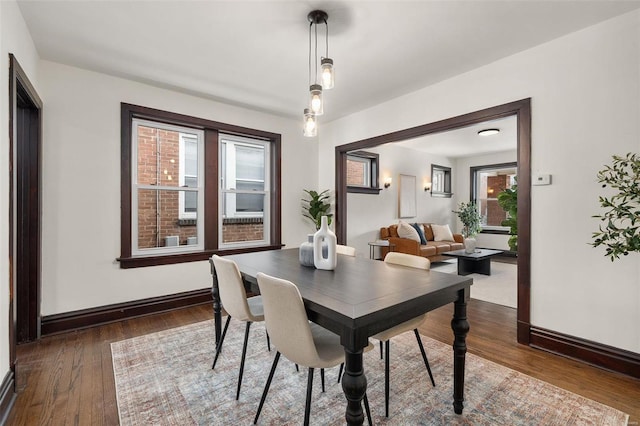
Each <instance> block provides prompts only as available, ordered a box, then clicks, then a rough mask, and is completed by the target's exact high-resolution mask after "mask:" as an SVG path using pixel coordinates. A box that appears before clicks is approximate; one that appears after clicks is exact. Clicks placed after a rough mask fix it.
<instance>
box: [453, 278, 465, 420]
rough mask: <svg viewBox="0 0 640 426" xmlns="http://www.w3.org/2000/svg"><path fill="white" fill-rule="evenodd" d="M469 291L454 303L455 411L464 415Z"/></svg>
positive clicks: (459, 293)
mask: <svg viewBox="0 0 640 426" xmlns="http://www.w3.org/2000/svg"><path fill="white" fill-rule="evenodd" d="M468 298H469V289H462V290H460V291H459V292H458V299H457V300H456V301H455V303H454V312H453V319H452V320H451V328H452V329H453V334H454V341H453V410H454V411H455V412H456V414H462V409H463V408H464V404H463V402H464V361H465V354H466V353H467V343H466V337H467V333H468V332H469V323H468V322H467V300H468Z"/></svg>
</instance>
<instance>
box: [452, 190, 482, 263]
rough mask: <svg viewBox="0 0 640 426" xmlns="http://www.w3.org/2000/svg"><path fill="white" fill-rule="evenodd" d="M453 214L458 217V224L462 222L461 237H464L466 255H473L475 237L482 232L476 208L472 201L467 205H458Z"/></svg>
mask: <svg viewBox="0 0 640 426" xmlns="http://www.w3.org/2000/svg"><path fill="white" fill-rule="evenodd" d="M453 213H456V214H457V215H458V218H459V219H460V222H462V225H463V227H462V235H463V236H464V238H465V240H464V248H465V251H466V252H467V253H473V251H474V250H475V248H476V240H475V238H474V237H475V236H476V235H477V234H478V232H480V231H482V226H481V225H480V223H481V220H482V217H481V216H480V212H478V208H477V207H476V204H475V203H474V202H473V201H469V202H468V203H460V205H459V206H458V210H453Z"/></svg>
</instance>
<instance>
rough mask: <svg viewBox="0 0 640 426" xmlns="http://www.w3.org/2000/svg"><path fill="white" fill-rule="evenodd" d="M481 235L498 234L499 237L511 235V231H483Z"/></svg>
mask: <svg viewBox="0 0 640 426" xmlns="http://www.w3.org/2000/svg"><path fill="white" fill-rule="evenodd" d="M480 233H481V234H497V235H509V231H503V230H500V229H483V230H482V231H480Z"/></svg>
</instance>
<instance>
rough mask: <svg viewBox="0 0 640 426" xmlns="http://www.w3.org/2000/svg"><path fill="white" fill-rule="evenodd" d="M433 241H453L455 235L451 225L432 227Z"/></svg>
mask: <svg viewBox="0 0 640 426" xmlns="http://www.w3.org/2000/svg"><path fill="white" fill-rule="evenodd" d="M431 230H432V231H433V241H453V234H452V233H451V229H449V225H431Z"/></svg>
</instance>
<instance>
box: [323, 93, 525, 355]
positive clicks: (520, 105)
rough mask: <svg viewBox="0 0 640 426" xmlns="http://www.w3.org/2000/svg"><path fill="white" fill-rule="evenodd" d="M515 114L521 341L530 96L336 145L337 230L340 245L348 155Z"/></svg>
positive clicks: (343, 230)
mask: <svg viewBox="0 0 640 426" xmlns="http://www.w3.org/2000/svg"><path fill="white" fill-rule="evenodd" d="M511 115H515V116H516V117H517V122H518V319H517V330H518V331H517V333H518V342H519V343H523V344H527V345H528V344H529V342H530V338H531V323H530V321H531V306H530V303H531V98H526V99H521V100H518V101H514V102H510V103H507V104H503V105H498V106H495V107H491V108H486V109H483V110H479V111H474V112H471V113H468V114H463V115H459V116H456V117H451V118H447V119H444V120H440V121H436V122H433V123H427V124H423V125H420V126H416V127H411V128H408V129H403V130H399V131H396V132H391V133H387V134H385V135H380V136H375V137H372V138H368V139H362V140H359V141H356V142H352V143H348V144H345V145H339V146H336V147H335V167H336V179H335V184H336V189H335V190H336V205H335V212H336V213H335V216H334V218H335V229H336V235H337V237H338V242H339V243H340V244H345V242H346V239H347V191H346V177H347V175H346V172H347V154H348V153H349V152H351V151H355V150H360V149H368V148H373V147H376V146H380V145H383V144H386V143H390V142H397V141H402V140H407V139H414V138H418V137H421V136H425V135H429V134H434V133H439V132H444V131H447V130H453V129H458V128H461V127H466V126H469V125H472V124H476V123H482V122H484V121H488V120H495V119H498V118H502V117H508V116H511Z"/></svg>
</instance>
